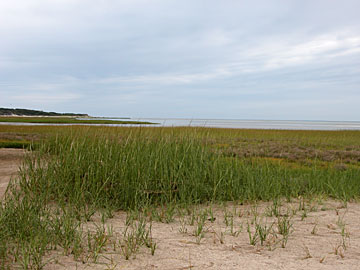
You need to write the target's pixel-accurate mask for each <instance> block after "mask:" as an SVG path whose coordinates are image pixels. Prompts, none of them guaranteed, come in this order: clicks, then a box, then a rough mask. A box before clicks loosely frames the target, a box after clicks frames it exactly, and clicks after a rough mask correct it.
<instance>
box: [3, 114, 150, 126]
mask: <svg viewBox="0 0 360 270" xmlns="http://www.w3.org/2000/svg"><path fill="white" fill-rule="evenodd" d="M0 122H5V123H36V124H133V125H135V124H136V125H138V124H139V125H140V124H143V125H144V124H153V123H150V122H141V121H119V120H103V119H100V120H99V119H91V120H81V119H76V118H72V117H20V116H14V117H11V116H7V117H0Z"/></svg>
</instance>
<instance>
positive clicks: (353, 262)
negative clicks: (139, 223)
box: [0, 149, 360, 270]
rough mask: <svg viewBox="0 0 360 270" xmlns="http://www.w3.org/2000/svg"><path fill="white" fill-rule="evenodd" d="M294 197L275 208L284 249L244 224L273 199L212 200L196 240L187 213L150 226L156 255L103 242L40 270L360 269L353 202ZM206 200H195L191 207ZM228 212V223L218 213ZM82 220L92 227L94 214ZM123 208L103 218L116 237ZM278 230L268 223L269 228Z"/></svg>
mask: <svg viewBox="0 0 360 270" xmlns="http://www.w3.org/2000/svg"><path fill="white" fill-rule="evenodd" d="M23 154H24V151H22V150H16V149H0V196H2V195H3V193H4V192H5V190H6V186H7V183H8V181H9V180H10V178H11V177H13V176H14V175H16V173H17V170H18V166H19V165H20V163H21V160H22V156H23ZM299 205H300V201H299V200H298V199H297V200H294V201H293V202H291V203H286V202H283V203H282V205H281V208H280V209H281V213H283V214H284V213H286V212H287V213H290V212H291V213H292V214H293V216H292V218H291V224H292V229H291V233H290V235H289V238H288V241H287V243H286V246H285V248H282V247H281V243H282V242H281V239H282V238H281V235H279V234H276V233H274V234H270V235H269V236H268V238H267V240H266V241H265V242H264V244H263V245H261V244H260V242H258V243H256V245H255V246H253V245H250V244H249V234H248V232H247V226H248V224H250V228H251V232H253V231H254V224H251V223H252V222H253V221H254V215H256V213H257V214H258V215H259V217H258V220H259V222H260V223H261V224H269V225H270V224H272V223H274V221H276V220H277V218H276V217H274V216H272V217H271V216H269V214H268V213H269V209H271V207H272V203H259V204H258V205H256V206H255V205H240V204H235V203H228V204H226V205H221V206H220V205H216V206H212V210H213V213H214V217H215V220H214V221H213V222H211V221H210V220H207V221H206V222H205V227H204V238H202V239H201V240H200V243H199V241H198V238H197V237H196V236H195V235H194V230H195V225H189V222H188V221H189V218H190V217H189V216H183V217H179V216H175V220H174V221H173V222H171V223H169V224H167V223H161V222H155V221H153V224H152V236H153V239H154V241H155V242H156V243H157V248H156V250H155V255H154V256H152V255H151V253H150V250H149V249H147V248H141V249H140V251H139V252H138V253H137V255H136V258H134V257H132V258H130V259H129V260H125V258H124V256H123V254H122V253H121V251H120V248H117V249H116V250H114V248H113V247H112V246H111V245H109V247H108V248H107V250H106V251H105V252H104V253H103V254H102V255H100V257H99V260H98V263H97V264H93V263H91V260H90V262H87V263H85V264H83V263H81V262H79V261H75V260H74V259H73V257H72V256H71V255H70V256H63V255H62V254H61V252H60V251H59V252H58V253H57V254H56V253H53V254H51V256H49V257H48V258H46V260H49V263H48V264H47V265H46V267H45V269H169V270H170V269H179V270H180V269H224V270H226V269H360V226H359V224H360V204H359V203H348V204H347V206H346V207H345V205H344V204H343V203H342V202H339V201H333V200H321V199H317V200H316V201H313V202H307V203H306V207H305V208H306V209H307V210H306V211H305V212H306V215H305V214H304V210H299V208H300V207H299ZM209 207H210V206H201V207H199V208H198V211H203V210H204V209H208V208H209ZM226 216H232V220H233V232H231V226H229V224H228V225H226V222H225V219H226V218H225V217H226ZM93 219H94V220H93V222H89V223H88V224H86V225H85V227H86V228H88V229H93V228H95V225H94V224H95V223H96V222H97V223H99V217H97V216H95V217H94V218H93ZM125 219H126V213H125V212H118V213H115V216H114V217H113V218H111V219H109V220H108V221H107V223H106V227H107V228H110V227H111V228H112V231H113V234H114V235H119V236H120V235H122V232H123V231H124V228H125ZM276 230H277V228H276V225H275V223H274V225H273V231H274V232H276Z"/></svg>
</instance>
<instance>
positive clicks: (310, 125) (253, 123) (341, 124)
mask: <svg viewBox="0 0 360 270" xmlns="http://www.w3.org/2000/svg"><path fill="white" fill-rule="evenodd" d="M92 119H93V118H92ZM101 119H108V120H132V121H146V122H152V123H157V124H156V125H141V126H159V127H181V126H188V127H214V128H249V129H293V130H296V129H298V130H360V121H294V120H236V119H232V120H231V119H185V118H129V119H124V118H101ZM0 124H4V125H30V126H35V125H64V124H32V123H0ZM66 125H83V124H66ZM98 126H138V125H119V124H108V125H107V124H101V125H98Z"/></svg>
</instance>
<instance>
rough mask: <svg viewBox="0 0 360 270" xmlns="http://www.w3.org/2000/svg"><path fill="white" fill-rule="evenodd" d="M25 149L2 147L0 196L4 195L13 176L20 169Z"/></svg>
mask: <svg viewBox="0 0 360 270" xmlns="http://www.w3.org/2000/svg"><path fill="white" fill-rule="evenodd" d="M24 154H25V150H23V149H10V148H0V198H1V197H2V196H3V195H4V193H5V191H6V188H7V186H8V184H9V181H10V179H11V177H14V176H15V175H16V174H17V173H18V170H19V166H20V164H21V162H22V160H23V157H24Z"/></svg>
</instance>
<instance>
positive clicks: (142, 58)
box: [0, 0, 360, 120]
mask: <svg viewBox="0 0 360 270" xmlns="http://www.w3.org/2000/svg"><path fill="white" fill-rule="evenodd" d="M359 11H360V1H359V0H342V1H340V0H310V1H306V0H272V1H269V0H251V1H241V0H237V1H235V0H223V1H219V0H217V1H212V0H203V1H201V0H102V1H101V0H97V1H95V0H51V1H49V0H12V1H5V0H2V1H0V37H1V39H0V107H11V108H15V107H17V108H30V109H40V110H45V111H58V112H82V113H88V114H90V115H93V116H129V117H180V118H231V119H290V120H291V119H293V120H301V119H304V120H316V119H320V120H321V119H322V120H360V16H359Z"/></svg>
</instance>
